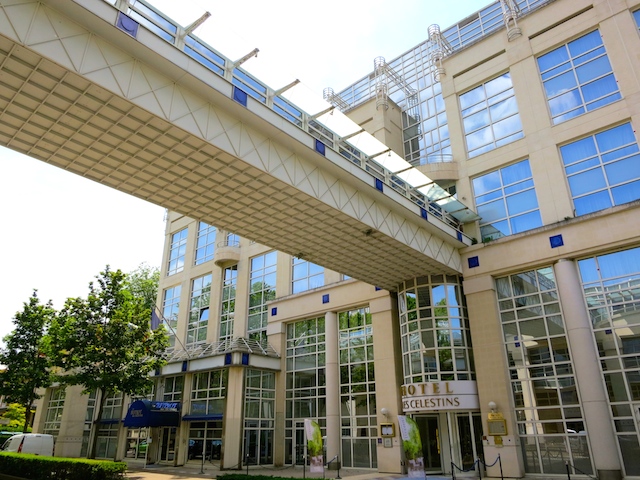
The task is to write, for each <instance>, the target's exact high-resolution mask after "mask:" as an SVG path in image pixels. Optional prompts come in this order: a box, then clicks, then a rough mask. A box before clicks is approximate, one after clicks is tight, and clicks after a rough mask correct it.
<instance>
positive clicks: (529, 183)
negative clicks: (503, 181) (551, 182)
mask: <svg viewBox="0 0 640 480" xmlns="http://www.w3.org/2000/svg"><path fill="white" fill-rule="evenodd" d="M528 188H533V179H529V180H525V181H524V182H518V183H514V184H513V185H509V186H508V187H505V188H504V193H505V195H512V194H514V193H518V192H520V191H522V190H526V189H528Z"/></svg>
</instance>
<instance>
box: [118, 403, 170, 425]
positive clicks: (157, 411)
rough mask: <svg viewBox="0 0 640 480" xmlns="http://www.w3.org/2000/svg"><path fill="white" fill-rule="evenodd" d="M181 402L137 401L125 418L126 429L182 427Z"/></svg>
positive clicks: (130, 407)
mask: <svg viewBox="0 0 640 480" xmlns="http://www.w3.org/2000/svg"><path fill="white" fill-rule="evenodd" d="M181 407H182V406H181V404H180V402H156V401H151V400H136V401H135V402H133V403H132V404H131V405H130V406H129V410H128V411H127V416H126V417H125V418H124V426H125V427H135V428H139V427H177V426H178V425H180V409H181Z"/></svg>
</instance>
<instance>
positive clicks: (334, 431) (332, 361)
mask: <svg viewBox="0 0 640 480" xmlns="http://www.w3.org/2000/svg"><path fill="white" fill-rule="evenodd" d="M324 325H325V326H324V328H325V332H324V333H325V345H326V365H325V368H326V379H327V385H326V387H327V396H326V398H327V439H326V454H327V458H326V459H325V462H327V461H329V460H331V459H332V458H333V457H335V456H336V455H339V454H340V437H341V435H340V367H339V364H338V315H337V314H336V312H326V313H325V315H324ZM340 461H342V460H340Z"/></svg>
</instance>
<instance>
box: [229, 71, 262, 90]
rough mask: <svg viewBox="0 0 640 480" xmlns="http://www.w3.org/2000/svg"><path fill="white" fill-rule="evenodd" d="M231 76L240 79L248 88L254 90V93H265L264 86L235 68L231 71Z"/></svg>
mask: <svg viewBox="0 0 640 480" xmlns="http://www.w3.org/2000/svg"><path fill="white" fill-rule="evenodd" d="M233 75H234V76H236V77H238V78H240V79H241V80H242V81H243V82H244V83H246V84H247V85H248V86H250V87H251V88H253V89H255V90H256V91H258V92H262V93H267V87H265V86H264V85H262V84H261V83H259V82H258V81H257V80H255V79H254V78H252V77H250V76H249V75H247V74H246V73H244V72H243V71H242V70H240V69H238V68H236V69H235V70H234V71H233Z"/></svg>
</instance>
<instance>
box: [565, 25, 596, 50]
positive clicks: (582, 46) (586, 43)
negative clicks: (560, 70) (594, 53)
mask: <svg viewBox="0 0 640 480" xmlns="http://www.w3.org/2000/svg"><path fill="white" fill-rule="evenodd" d="M600 45H602V38H600V32H599V31H598V30H594V31H593V32H591V33H587V34H586V35H583V36H582V37H580V38H578V39H576V40H574V41H573V42H569V43H568V44H567V46H568V47H569V52H570V53H571V56H572V57H577V56H579V55H581V54H583V53H585V52H587V51H589V50H592V49H594V48H596V47H598V46H600Z"/></svg>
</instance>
